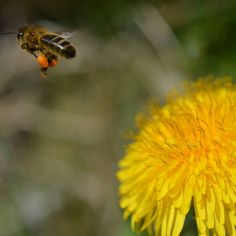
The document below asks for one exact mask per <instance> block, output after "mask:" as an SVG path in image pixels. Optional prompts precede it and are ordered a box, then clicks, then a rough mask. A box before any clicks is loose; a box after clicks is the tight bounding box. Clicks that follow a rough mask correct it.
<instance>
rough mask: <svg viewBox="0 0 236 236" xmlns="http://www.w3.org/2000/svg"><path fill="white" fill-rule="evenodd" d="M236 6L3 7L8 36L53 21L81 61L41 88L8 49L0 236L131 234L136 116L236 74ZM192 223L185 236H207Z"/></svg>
mask: <svg viewBox="0 0 236 236" xmlns="http://www.w3.org/2000/svg"><path fill="white" fill-rule="evenodd" d="M235 10H236V3H235V2H234V1H232V0H231V1H226V2H222V1H213V0H210V1H207V2H205V1H195V0H191V1H185V0H182V1H181V0H179V1H173V0H172V1H171V0H168V1H164V0H162V1H155V0H152V1H144V0H142V1H141V0H139V1H134V0H129V1H127V0H119V1H118V0H112V1H105V0H102V1H91V0H90V1H76V0H66V1H56V0H51V1H46V0H41V1H36V0H34V1H30V0H25V1H17V0H9V1H6V0H5V1H4V0H3V1H1V2H0V30H1V31H2V32H6V31H11V30H16V29H18V27H19V26H21V25H23V24H26V23H41V24H44V25H45V26H47V27H49V28H56V29H59V30H61V31H66V30H68V31H77V34H76V35H75V37H73V38H71V41H72V43H73V44H74V45H75V47H76V49H77V51H78V56H77V58H76V59H73V60H62V61H61V62H60V64H59V65H58V66H57V67H55V68H53V69H51V70H49V75H48V79H47V80H45V81H42V80H40V79H39V77H40V76H39V69H38V67H37V65H36V62H35V60H34V58H33V57H32V56H31V55H28V54H27V53H26V52H25V51H23V50H21V49H20V48H19V45H18V44H17V42H16V40H15V38H14V37H11V36H10V37H2V38H1V41H0V50H1V56H0V71H1V75H0V77H1V83H0V109H1V113H0V175H1V179H0V191H1V195H0V198H1V202H0V235H4V236H8V235H9V236H31V235H34V236H37V235H38V236H40V235H43V236H49V235H50V236H51V235H59V236H62V235H71V236H72V235H82V236H90V235H91V236H92V235H93V236H95V235H96V236H106V235H109V236H110V235H112V236H131V235H134V233H132V232H131V231H130V225H129V222H124V221H123V220H122V212H121V210H120V209H119V206H118V194H117V192H118V190H117V181H116V179H115V172H116V170H117V168H118V167H117V165H118V164H117V163H118V161H119V159H120V158H121V157H122V156H123V154H124V149H125V145H126V143H128V142H129V140H126V139H124V136H125V135H126V134H127V133H128V132H129V131H130V130H133V129H135V124H134V117H135V115H136V114H137V113H138V112H139V111H141V110H142V109H144V107H145V104H146V102H147V101H148V100H149V99H150V98H151V97H155V98H156V99H157V100H159V101H160V103H163V101H164V100H165V95H166V93H167V91H169V90H170V89H172V88H179V87H181V86H179V87H178V85H179V84H181V81H182V80H186V79H187V80H191V79H193V78H196V77H197V76H203V75H208V74H214V75H233V76H234V75H235V70H234V68H235V66H234V64H235V60H234V59H235V58H236V53H235V52H236V50H235V47H236V45H235V37H236V36H235V35H236V34H235V33H234V32H235V30H234V28H235V26H236V15H235ZM194 232H195V226H194V216H193V214H189V216H188V219H187V221H186V226H185V231H184V232H183V235H186V236H189V235H195V234H194Z"/></svg>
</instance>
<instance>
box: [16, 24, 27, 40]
mask: <svg viewBox="0 0 236 236" xmlns="http://www.w3.org/2000/svg"><path fill="white" fill-rule="evenodd" d="M26 29H27V28H26V26H22V27H20V28H19V30H18V33H17V40H18V41H19V42H20V41H22V40H23V39H24V36H25V32H26Z"/></svg>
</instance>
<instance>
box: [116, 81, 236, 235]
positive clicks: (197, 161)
mask: <svg viewBox="0 0 236 236" xmlns="http://www.w3.org/2000/svg"><path fill="white" fill-rule="evenodd" d="M138 126H139V129H140V131H139V133H138V134H137V135H135V137H134V139H135V140H134V142H133V143H131V144H130V145H129V146H128V148H127V151H126V155H125V157H124V158H123V159H122V160H121V161H120V169H119V171H118V174H117V176H118V179H119V181H120V187H119V193H120V197H121V199H120V206H121V208H123V209H124V217H125V218H127V217H129V216H131V226H132V228H133V230H137V231H143V230H147V231H148V232H149V233H150V234H151V235H161V236H168V235H169V236H170V235H173V236H176V235H179V234H180V233H181V231H182V228H183V224H184V221H185V217H186V214H187V213H188V211H189V208H190V205H191V203H192V204H193V206H194V212H195V219H196V223H197V228H198V235H201V236H203V235H218V236H224V235H236V228H235V226H236V213H235V212H236V85H234V84H233V83H232V82H231V80H230V79H226V78H223V79H215V80H214V79H208V80H207V79H201V80H199V81H197V82H195V83H192V84H189V85H188V87H187V89H186V92H185V93H184V94H183V95H176V96H174V97H172V98H170V100H169V101H168V103H167V104H166V105H165V106H163V107H160V106H158V105H155V104H154V105H152V106H151V108H150V114H149V115H148V116H146V117H143V118H141V119H138Z"/></svg>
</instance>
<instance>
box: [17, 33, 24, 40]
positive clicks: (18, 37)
mask: <svg viewBox="0 0 236 236" xmlns="http://www.w3.org/2000/svg"><path fill="white" fill-rule="evenodd" d="M22 37H23V33H22V32H19V33H18V34H17V39H18V40H20V39H21V38H22Z"/></svg>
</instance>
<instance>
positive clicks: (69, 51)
mask: <svg viewBox="0 0 236 236" xmlns="http://www.w3.org/2000/svg"><path fill="white" fill-rule="evenodd" d="M40 40H41V42H42V43H43V44H44V45H45V46H46V47H47V48H49V49H50V50H52V51H55V52H57V53H58V54H59V55H61V56H63V57H65V58H72V57H75V55H76V51H75V48H74V47H73V46H72V45H71V43H70V42H69V41H67V40H65V39H64V38H62V37H61V36H59V35H56V34H45V35H44V36H42V37H41V38H40Z"/></svg>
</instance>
